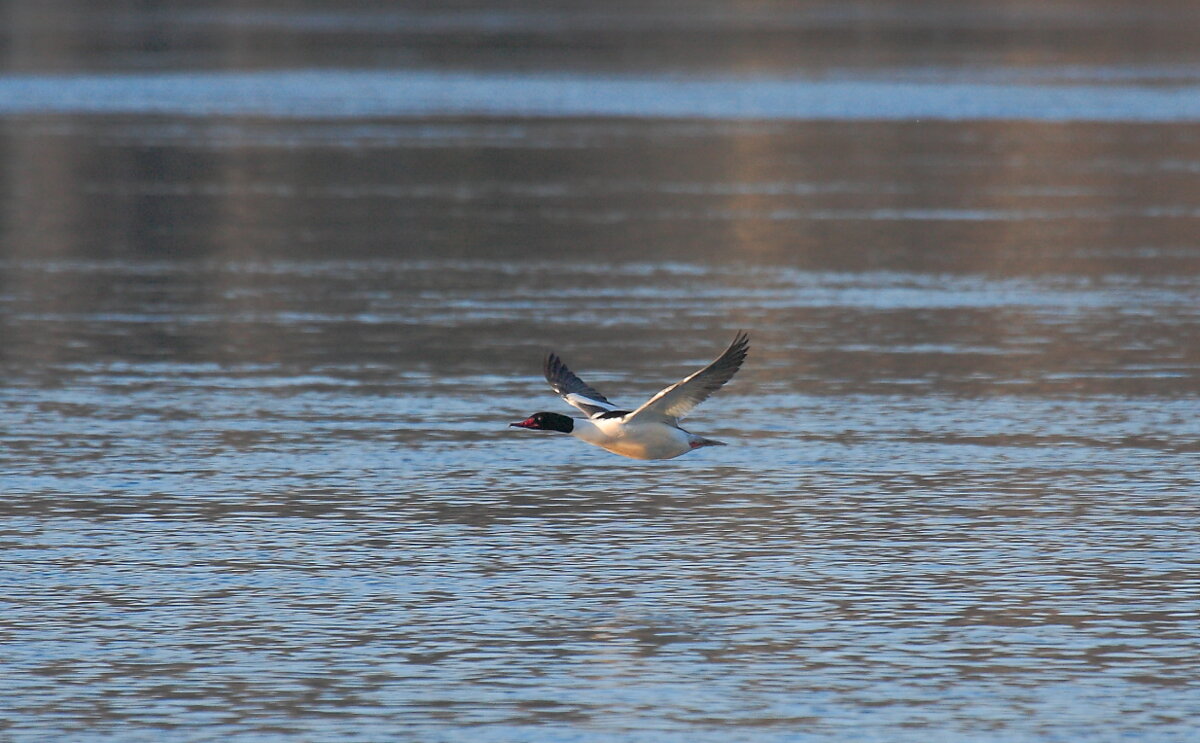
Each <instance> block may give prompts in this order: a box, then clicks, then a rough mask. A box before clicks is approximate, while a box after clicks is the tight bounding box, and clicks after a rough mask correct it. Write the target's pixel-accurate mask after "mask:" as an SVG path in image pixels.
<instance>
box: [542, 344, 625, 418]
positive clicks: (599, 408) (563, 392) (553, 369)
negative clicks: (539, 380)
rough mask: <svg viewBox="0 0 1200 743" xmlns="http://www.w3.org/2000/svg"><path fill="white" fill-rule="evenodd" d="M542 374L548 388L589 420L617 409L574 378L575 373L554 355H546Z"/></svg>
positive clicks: (588, 386)
mask: <svg viewBox="0 0 1200 743" xmlns="http://www.w3.org/2000/svg"><path fill="white" fill-rule="evenodd" d="M543 372H544V373H545V375H546V381H547V382H549V383H550V387H551V388H552V389H553V390H554V391H555V392H557V393H558V395H559V396H560V397H561V398H562V399H563V400H564V401H566V402H567V404H569V405H573V406H575V407H576V408H578V409H579V410H581V411H582V412H583V413H584V414H585V415H587V416H588V417H589V418H596V417H603V416H605V415H606V414H608V413H611V412H612V411H614V410H616V409H617V406H616V405H613V404H612V403H611V402H609V401H608V398H607V397H605V396H604V395H602V394H600V393H599V392H598V391H596V389H595V388H594V387H592V386H591V385H589V384H588V383H587V382H584V381H583V380H582V379H580V378H579V377H577V376H575V372H573V371H571V370H570V368H568V367H567V365H566V364H564V363H563V360H562V359H560V358H559V357H558V356H557V355H556V354H553V353H551V354H547V355H546V363H545V364H544V365H543Z"/></svg>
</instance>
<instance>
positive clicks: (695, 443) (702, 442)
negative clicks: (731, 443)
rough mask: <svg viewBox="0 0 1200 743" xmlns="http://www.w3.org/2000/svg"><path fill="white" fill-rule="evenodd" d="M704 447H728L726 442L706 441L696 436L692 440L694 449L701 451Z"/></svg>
mask: <svg viewBox="0 0 1200 743" xmlns="http://www.w3.org/2000/svg"><path fill="white" fill-rule="evenodd" d="M702 446H728V444H726V443H725V442H724V441H717V440H716V439H706V438H704V437H703V436H695V437H693V438H692V448H693V449H699V448H700V447H702Z"/></svg>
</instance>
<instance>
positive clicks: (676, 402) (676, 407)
mask: <svg viewBox="0 0 1200 743" xmlns="http://www.w3.org/2000/svg"><path fill="white" fill-rule="evenodd" d="M749 349H750V336H749V335H747V334H746V333H745V332H744V331H738V334H737V336H736V337H735V338H734V339H733V343H730V344H729V348H726V349H725V353H723V354H721V356H720V357H719V358H718V359H717V360H716V361H714V362H712V363H711V364H709V365H708V366H706V367H704V368H703V369H701V370H700V371H698V372H696V373H695V374H692V375H690V376H688V377H686V378H684V379H682V380H680V381H678V382H676V383H675V384H673V385H671V386H670V387H667V388H666V389H665V390H663V391H662V392H659V393H658V394H657V395H655V396H654V397H652V398H650V399H649V400H647V401H646V403H645V404H644V405H642V406H641V407H640V408H638V409H637V410H635V411H633V414H632V415H630V416H629V420H630V421H631V422H632V421H635V420H637V419H638V418H643V419H649V418H651V417H653V418H654V419H657V420H661V421H665V422H667V423H670V424H672V425H674V424H676V423H677V422H678V421H679V419H680V418H682V417H684V416H685V415H687V414H688V413H690V412H692V408H694V407H696V406H697V405H699V404H700V403H702V402H704V401H705V400H707V399H708V396H709V395H711V394H712V393H714V392H716V391H717V390H719V389H721V387H722V385H724V384H725V383H726V382H728V381H729V380H730V379H733V375H734V374H737V370H738V369H740V368H741V367H742V362H743V361H745V360H746V352H747V351H748V350H749Z"/></svg>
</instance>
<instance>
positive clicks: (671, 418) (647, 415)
mask: <svg viewBox="0 0 1200 743" xmlns="http://www.w3.org/2000/svg"><path fill="white" fill-rule="evenodd" d="M749 348H750V336H749V335H747V334H746V333H745V332H741V331H739V332H738V334H737V336H736V337H734V339H733V342H732V343H730V344H729V348H726V349H725V353H723V354H721V355H720V357H718V358H717V360H716V361H714V362H712V363H711V364H709V365H708V366H706V367H704V368H703V369H701V370H700V371H698V372H696V373H695V374H691V375H689V376H687V377H684V378H683V379H681V380H680V381H678V382H676V383H675V384H673V385H671V386H670V387H667V388H666V389H664V390H663V391H661V392H659V393H658V394H657V395H655V396H654V397H652V398H650V399H649V400H647V401H646V402H645V403H643V404H642V406H641V407H640V408H638V409H637V410H633V411H630V410H622V409H620V408H618V407H617V406H616V405H614V404H613V403H611V402H609V401H608V398H606V397H605V396H604V395H602V394H600V393H599V392H597V391H596V390H595V389H594V388H593V387H590V386H589V385H588V384H587V383H585V382H584V381H583V380H582V379H580V378H579V377H577V376H575V373H574V372H572V371H571V370H570V369H568V368H567V365H566V364H564V363H563V361H562V359H560V358H559V357H558V356H556V355H555V354H553V353H551V354H548V355H547V356H546V363H545V367H544V372H545V374H546V381H547V382H549V383H550V386H551V387H552V388H553V389H554V391H555V392H557V393H558V394H559V396H561V397H562V399H563V400H565V401H566V402H567V403H568V404H570V405H573V406H575V407H576V408H578V409H579V410H580V411H582V412H583V413H584V414H585V415H587V418H569V417H567V416H565V415H560V414H559V413H546V412H542V413H534V414H533V415H531V416H529V417H528V418H526V419H525V420H523V421H519V422H517V423H511V424H509V425H510V427H513V428H529V429H532V430H535V431H561V432H562V433H569V434H571V435H572V436H574V437H575V438H577V439H582V440H584V441H586V442H587V443H589V444H593V445H595V446H599V447H601V448H603V449H607V450H608V451H610V452H612V453H614V454H620V455H621V456H623V457H629V458H631V459H671V458H673V457H678V456H679V455H681V454H687V453H688V452H690V451H691V450H693V449H699V448H700V447H702V446H725V444H724V443H723V442H721V441H714V440H712V439H706V438H704V437H703V436H697V435H695V434H694V433H689V432H687V431H685V430H683V429H682V428H680V427H679V420H680V419H681V418H683V417H684V416H685V415H687V414H688V413H690V412H691V411H692V408H694V407H696V406H697V405H699V404H700V403H702V402H704V401H705V400H706V399H708V396H709V395H711V394H712V393H714V392H716V391H717V390H719V389H720V388H721V386H722V385H724V384H725V383H726V382H728V381H729V380H730V379H732V378H733V375H734V374H736V373H737V370H738V369H740V368H741V366H742V362H743V361H745V360H746V351H747V350H748V349H749Z"/></svg>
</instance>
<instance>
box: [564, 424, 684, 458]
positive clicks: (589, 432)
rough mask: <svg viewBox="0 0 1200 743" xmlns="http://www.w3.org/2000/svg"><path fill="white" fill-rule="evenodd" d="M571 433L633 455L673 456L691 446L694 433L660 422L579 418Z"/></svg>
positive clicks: (630, 455) (602, 446) (597, 444)
mask: <svg viewBox="0 0 1200 743" xmlns="http://www.w3.org/2000/svg"><path fill="white" fill-rule="evenodd" d="M571 435H573V436H575V437H576V438H579V439H582V440H584V441H586V442H588V443H589V444H594V445H596V446H599V447H601V448H603V449H607V450H609V451H610V452H612V453H613V454H620V455H621V456H623V457H629V458H631V459H670V458H672V457H677V456H679V455H680V454H686V453H687V452H689V451H691V450H692V442H691V439H692V437H691V436H690V435H689V434H688V433H687V432H686V431H681V430H680V429H678V428H676V427H674V426H668V425H667V424H665V423H658V422H648V423H634V424H625V423H623V422H622V421H621V420H620V419H618V418H609V419H601V420H596V421H590V420H576V421H575V430H574V431H572V432H571Z"/></svg>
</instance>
